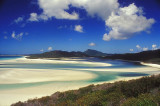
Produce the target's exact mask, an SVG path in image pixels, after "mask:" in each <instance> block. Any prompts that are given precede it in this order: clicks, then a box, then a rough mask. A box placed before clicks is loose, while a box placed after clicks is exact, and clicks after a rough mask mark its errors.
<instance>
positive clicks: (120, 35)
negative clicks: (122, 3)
mask: <svg viewBox="0 0 160 106" xmlns="http://www.w3.org/2000/svg"><path fill="white" fill-rule="evenodd" d="M105 22H106V26H108V27H109V28H110V29H111V30H110V31H109V33H108V34H107V33H105V34H104V35H103V40H105V41H109V40H111V39H117V40H123V39H128V38H130V37H132V36H133V35H135V34H136V33H139V32H142V31H146V30H147V29H149V28H150V27H151V25H152V24H153V23H154V19H147V18H146V17H144V16H143V13H142V9H141V8H138V7H136V5H135V4H134V3H133V4H130V5H129V6H128V7H123V8H119V10H118V11H116V12H112V14H111V16H109V18H108V19H107V20H106V21H105Z"/></svg>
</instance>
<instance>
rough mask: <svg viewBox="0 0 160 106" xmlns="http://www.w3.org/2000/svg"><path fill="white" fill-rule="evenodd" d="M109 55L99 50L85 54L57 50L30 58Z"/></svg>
mask: <svg viewBox="0 0 160 106" xmlns="http://www.w3.org/2000/svg"><path fill="white" fill-rule="evenodd" d="M107 55H108V54H106V53H102V52H100V51H97V50H92V49H88V50H86V51H85V52H75V51H73V52H67V51H61V50H55V51H50V52H45V53H41V54H32V55H30V56H29V57H28V58H60V57H101V56H107Z"/></svg>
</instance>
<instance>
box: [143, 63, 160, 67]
mask: <svg viewBox="0 0 160 106" xmlns="http://www.w3.org/2000/svg"><path fill="white" fill-rule="evenodd" d="M140 63H141V64H142V65H146V66H150V67H155V68H160V65H159V64H153V63H144V62H140Z"/></svg>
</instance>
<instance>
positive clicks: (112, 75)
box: [0, 56, 148, 90]
mask: <svg viewBox="0 0 160 106" xmlns="http://www.w3.org/2000/svg"><path fill="white" fill-rule="evenodd" d="M15 58H21V57H19V56H13V57H12V56H9V57H8V56H6V57H4V56H3V57H0V60H5V59H7V60H8V59H15ZM83 59H85V61H90V62H92V61H94V62H103V63H110V64H112V66H93V65H87V64H68V63H65V64H22V63H19V64H17V63H15V64H3V65H0V69H2V70H3V69H4V68H21V69H59V70H58V71H60V69H63V70H72V71H82V70H80V69H85V71H84V72H88V73H93V74H95V75H96V76H97V77H96V78H93V79H90V80H79V81H45V82H36V83H20V84H0V90H6V89H17V88H26V87H33V86H40V85H45V84H54V83H64V82H65V83H72V82H74V83H89V84H93V83H98V82H105V81H111V80H115V79H116V78H117V77H137V76H147V75H148V74H145V73H135V72H111V71H106V72H105V71H96V69H104V70H105V69H117V68H118V69H119V68H137V67H145V66H142V65H138V64H135V63H133V62H126V61H121V60H104V59H97V58H83ZM79 61H82V60H79ZM83 61H84V60H83ZM87 69H88V70H87ZM89 69H93V70H92V71H90V70H89ZM94 69H95V70H94ZM53 71H55V70H53Z"/></svg>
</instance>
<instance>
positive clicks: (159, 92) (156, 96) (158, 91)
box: [12, 75, 160, 106]
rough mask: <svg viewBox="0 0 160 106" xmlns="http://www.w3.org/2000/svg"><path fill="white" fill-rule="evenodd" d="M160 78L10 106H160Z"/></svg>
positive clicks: (62, 93) (103, 86)
mask: <svg viewBox="0 0 160 106" xmlns="http://www.w3.org/2000/svg"><path fill="white" fill-rule="evenodd" d="M159 105H160V75H156V76H155V75H153V76H150V77H149V76H147V77H143V78H140V79H137V80H130V81H120V82H115V83H104V84H100V85H90V86H87V87H84V88H80V89H78V90H70V91H66V92H56V93H55V94H53V95H51V96H47V97H42V98H39V99H37V98H36V99H33V100H28V101H26V102H24V103H23V102H18V103H15V104H13V105H12V106H159Z"/></svg>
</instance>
